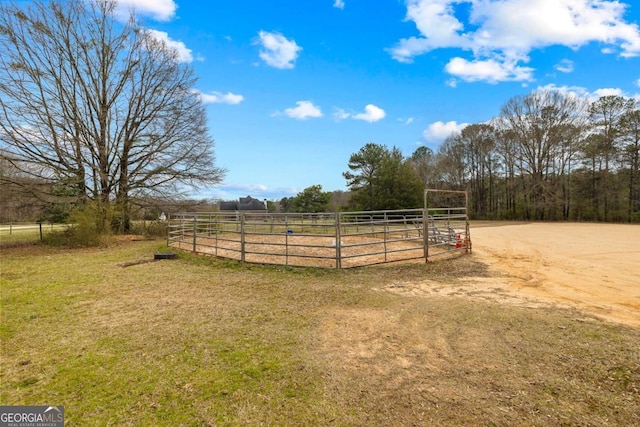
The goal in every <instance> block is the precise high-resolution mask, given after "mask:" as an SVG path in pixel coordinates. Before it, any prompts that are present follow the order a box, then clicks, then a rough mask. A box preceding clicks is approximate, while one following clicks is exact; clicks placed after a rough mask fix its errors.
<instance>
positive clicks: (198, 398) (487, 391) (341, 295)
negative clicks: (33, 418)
mask: <svg viewBox="0 0 640 427" xmlns="http://www.w3.org/2000/svg"><path fill="white" fill-rule="evenodd" d="M163 244H164V243H163V242H162V241H129V242H119V243H117V242H115V241H114V242H112V244H111V245H110V246H109V247H103V248H97V249H73V250H69V249H52V248H48V247H44V246H41V245H33V244H32V245H22V246H20V245H17V246H16V245H12V246H11V247H4V248H3V247H2V246H0V257H1V260H0V267H1V273H2V275H1V279H0V285H1V306H0V309H1V316H2V317H1V325H0V341H1V350H0V351H1V354H0V356H1V357H0V368H1V380H2V381H1V383H0V404H3V405H7V404H9V405H36V404H37V405H64V407H65V417H66V425H68V426H85V425H113V426H126V425H131V426H140V425H149V426H159V425H160V426H180V425H185V426H214V425H216V426H217V425H230V426H235V425H237V426H245V425H274V426H275V425H277V426H287V425H290V426H300V425H314V426H316V425H319V426H321V425H340V426H365V425H366V426H372V425H380V426H407V425H433V426H439V425H441V426H450V425H497V426H518V425H522V426H530V425H541V426H547V425H548V426H558V425H567V426H571V425H575V426H578V425H580V426H584V425H598V426H600V425H615V426H628V425H629V426H630V425H638V424H640V330H638V329H635V328H631V327H625V326H620V325H616V324H611V323H604V322H602V321H600V320H597V319H596V318H594V317H590V316H589V315H587V314H585V313H583V312H577V311H576V310H570V309H560V308H557V307H553V306H539V307H535V308H526V307H518V306H513V305H506V304H498V303H496V302H492V301H484V300H482V299H478V298H469V296H470V295H468V294H466V293H465V290H464V286H465V285H464V284H465V283H468V280H470V278H472V279H473V278H479V279H482V280H483V281H490V280H491V273H490V271H489V269H488V268H487V266H486V265H485V264H484V263H482V262H480V260H479V258H477V257H476V256H475V255H470V256H465V257H462V258H459V259H453V260H442V261H437V262H434V263H430V264H423V263H416V264H406V265H392V266H381V267H368V268H362V269H353V270H347V271H336V270H313V269H290V268H285V267H262V266H255V265H248V264H247V265H242V264H239V263H236V262H232V261H219V260H215V259H212V258H209V257H202V256H192V255H189V254H180V258H179V259H178V260H175V261H170V260H163V261H157V262H149V261H151V259H152V258H153V254H154V252H156V251H158V250H164V249H165V248H164V247H163ZM425 278H428V279H429V283H432V284H433V286H434V287H438V288H439V289H451V290H452V291H451V292H448V293H446V295H443V294H441V295H438V294H433V295H422V296H420V297H415V296H411V295H402V294H401V293H398V292H389V291H388V289H395V288H400V287H402V286H404V285H402V284H401V282H399V279H402V283H406V282H411V281H419V280H423V279H425ZM471 296H472V295H471Z"/></svg>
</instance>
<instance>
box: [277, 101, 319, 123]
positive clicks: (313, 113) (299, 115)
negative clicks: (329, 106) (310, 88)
mask: <svg viewBox="0 0 640 427" xmlns="http://www.w3.org/2000/svg"><path fill="white" fill-rule="evenodd" d="M284 114H286V115H287V116H289V117H291V118H292V119H298V120H305V119H308V118H317V117H322V111H321V110H320V108H318V107H316V106H315V105H313V102H311V101H298V102H296V107H293V108H287V109H285V110H284Z"/></svg>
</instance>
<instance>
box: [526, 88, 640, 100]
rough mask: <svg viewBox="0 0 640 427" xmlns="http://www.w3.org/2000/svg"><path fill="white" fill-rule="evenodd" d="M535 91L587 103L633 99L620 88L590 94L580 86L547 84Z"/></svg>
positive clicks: (605, 89)
mask: <svg viewBox="0 0 640 427" xmlns="http://www.w3.org/2000/svg"><path fill="white" fill-rule="evenodd" d="M536 90H544V91H554V90H555V91H558V92H562V93H564V94H567V95H574V96H577V97H579V98H585V99H586V100H588V101H595V100H597V99H598V98H600V97H601V96H608V95H614V96H624V97H633V96H634V95H629V94H627V93H625V91H624V90H622V89H620V88H599V89H596V90H594V91H592V92H589V91H588V90H587V89H586V88H584V87H582V86H556V85H554V84H548V85H545V86H538V88H537V89H536Z"/></svg>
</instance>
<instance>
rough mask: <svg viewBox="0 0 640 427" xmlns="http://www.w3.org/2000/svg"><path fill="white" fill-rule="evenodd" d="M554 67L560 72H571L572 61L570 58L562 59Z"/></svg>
mask: <svg viewBox="0 0 640 427" xmlns="http://www.w3.org/2000/svg"><path fill="white" fill-rule="evenodd" d="M555 68H556V70H558V71H560V72H561V73H571V72H573V61H572V60H570V59H563V60H562V61H560V62H559V63H557V64H556V67H555Z"/></svg>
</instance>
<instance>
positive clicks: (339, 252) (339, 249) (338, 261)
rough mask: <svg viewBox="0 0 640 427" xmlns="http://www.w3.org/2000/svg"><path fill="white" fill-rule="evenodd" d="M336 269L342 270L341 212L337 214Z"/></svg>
mask: <svg viewBox="0 0 640 427" xmlns="http://www.w3.org/2000/svg"><path fill="white" fill-rule="evenodd" d="M335 224H336V269H338V270H340V269H341V268H342V244H341V242H340V240H341V234H340V228H341V227H340V212H336V220H335Z"/></svg>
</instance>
